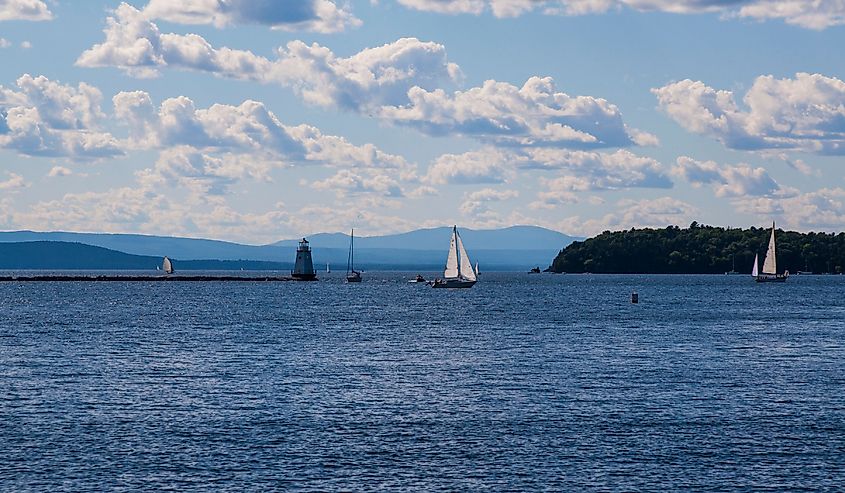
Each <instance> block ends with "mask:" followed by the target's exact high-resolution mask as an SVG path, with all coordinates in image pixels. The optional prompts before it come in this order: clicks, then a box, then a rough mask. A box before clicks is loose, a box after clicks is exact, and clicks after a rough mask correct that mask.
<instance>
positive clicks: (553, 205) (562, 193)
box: [528, 190, 579, 210]
mask: <svg viewBox="0 0 845 493" xmlns="http://www.w3.org/2000/svg"><path fill="white" fill-rule="evenodd" d="M578 202H579V200H578V195H577V194H575V193H573V192H568V191H566V190H549V191H545V192H538V193H537V200H535V201H533V202H531V203H530V204H528V207H529V208H530V209H535V210H537V209H549V210H552V209H557V208H558V207H559V206H561V205H567V204H577V203H578Z"/></svg>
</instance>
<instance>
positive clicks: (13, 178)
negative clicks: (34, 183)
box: [0, 173, 29, 191]
mask: <svg viewBox="0 0 845 493" xmlns="http://www.w3.org/2000/svg"><path fill="white" fill-rule="evenodd" d="M27 187H29V183H26V181H24V179H23V176H21V175H19V174H17V173H9V179H7V180H6V181H0V190H5V191H14V190H20V189H22V188H27Z"/></svg>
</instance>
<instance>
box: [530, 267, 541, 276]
mask: <svg viewBox="0 0 845 493" xmlns="http://www.w3.org/2000/svg"><path fill="white" fill-rule="evenodd" d="M528 273H529V274H539V273H540V268H539V267H534V268H533V269H531V270H529V271H528Z"/></svg>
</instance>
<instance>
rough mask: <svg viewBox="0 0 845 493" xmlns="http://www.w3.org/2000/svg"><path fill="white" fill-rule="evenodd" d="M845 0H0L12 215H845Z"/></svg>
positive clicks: (4, 207) (228, 221) (489, 221)
mask: <svg viewBox="0 0 845 493" xmlns="http://www.w3.org/2000/svg"><path fill="white" fill-rule="evenodd" d="M843 46H845V0H828V1H825V0H747V1H746V0H732V1H725V0H691V1H668V0H377V1H376V0H355V1H349V2H344V1H341V0H275V1H274V0H185V1H182V2H173V1H170V0H133V2H132V3H123V2H113V1H104V0H86V1H85V2H70V1H68V0H0V62H2V63H0V229H3V230H19V229H28V230H37V231H54V230H61V231H86V232H120V233H145V234H158V235H179V236H192V237H203V238H214V239H223V240H233V241H240V242H245V243H252V244H261V243H269V242H273V241H276V240H279V239H282V238H295V237H299V236H302V235H307V234H312V233H316V232H335V231H348V230H349V229H350V228H352V227H354V228H355V229H356V234H360V235H364V236H371V235H377V234H385V233H397V232H404V231H409V230H413V229H417V228H422V227H433V226H442V225H451V224H457V225H459V226H461V227H469V228H498V227H504V226H510V225H516V224H528V225H538V226H543V227H547V228H550V229H553V230H557V231H560V232H563V233H567V234H571V235H578V236H590V235H594V234H597V233H600V232H602V231H604V230H620V229H629V228H633V227H665V226H667V225H670V224H675V225H680V226H686V225H688V224H689V223H691V222H692V221H698V222H699V223H704V224H712V225H719V226H731V227H747V226H761V227H762V226H766V225H767V224H770V223H771V222H772V221H776V222H777V224H778V226H779V227H783V228H785V229H792V230H799V231H829V232H839V231H843V230H845V169H843V156H845V82H843V80H845V57H843V55H842V47H843Z"/></svg>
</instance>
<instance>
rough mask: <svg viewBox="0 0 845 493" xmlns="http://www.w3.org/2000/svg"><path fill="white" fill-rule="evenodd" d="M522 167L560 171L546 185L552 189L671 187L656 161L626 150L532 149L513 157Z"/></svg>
mask: <svg viewBox="0 0 845 493" xmlns="http://www.w3.org/2000/svg"><path fill="white" fill-rule="evenodd" d="M515 162H516V164H517V166H518V167H520V168H523V169H541V170H560V171H561V172H562V173H563V176H561V177H559V178H556V179H554V180H551V181H546V185H547V186H548V187H549V188H551V189H555V190H566V191H581V192H583V191H595V190H619V189H626V188H672V186H673V184H672V180H671V179H669V177H668V176H667V175H666V173H665V172H664V171H663V166H662V165H661V164H660V162H659V161H657V160H655V159H653V158H650V157H645V156H638V155H636V154H634V153H632V152H630V151H628V150H625V149H620V150H618V151H615V152H612V153H608V152H594V151H590V152H588V151H570V150H566V149H531V150H529V151H528V152H527V153H526V154H525V155H524V156H523V158H521V159H520V158H517V159H516V160H515Z"/></svg>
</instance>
